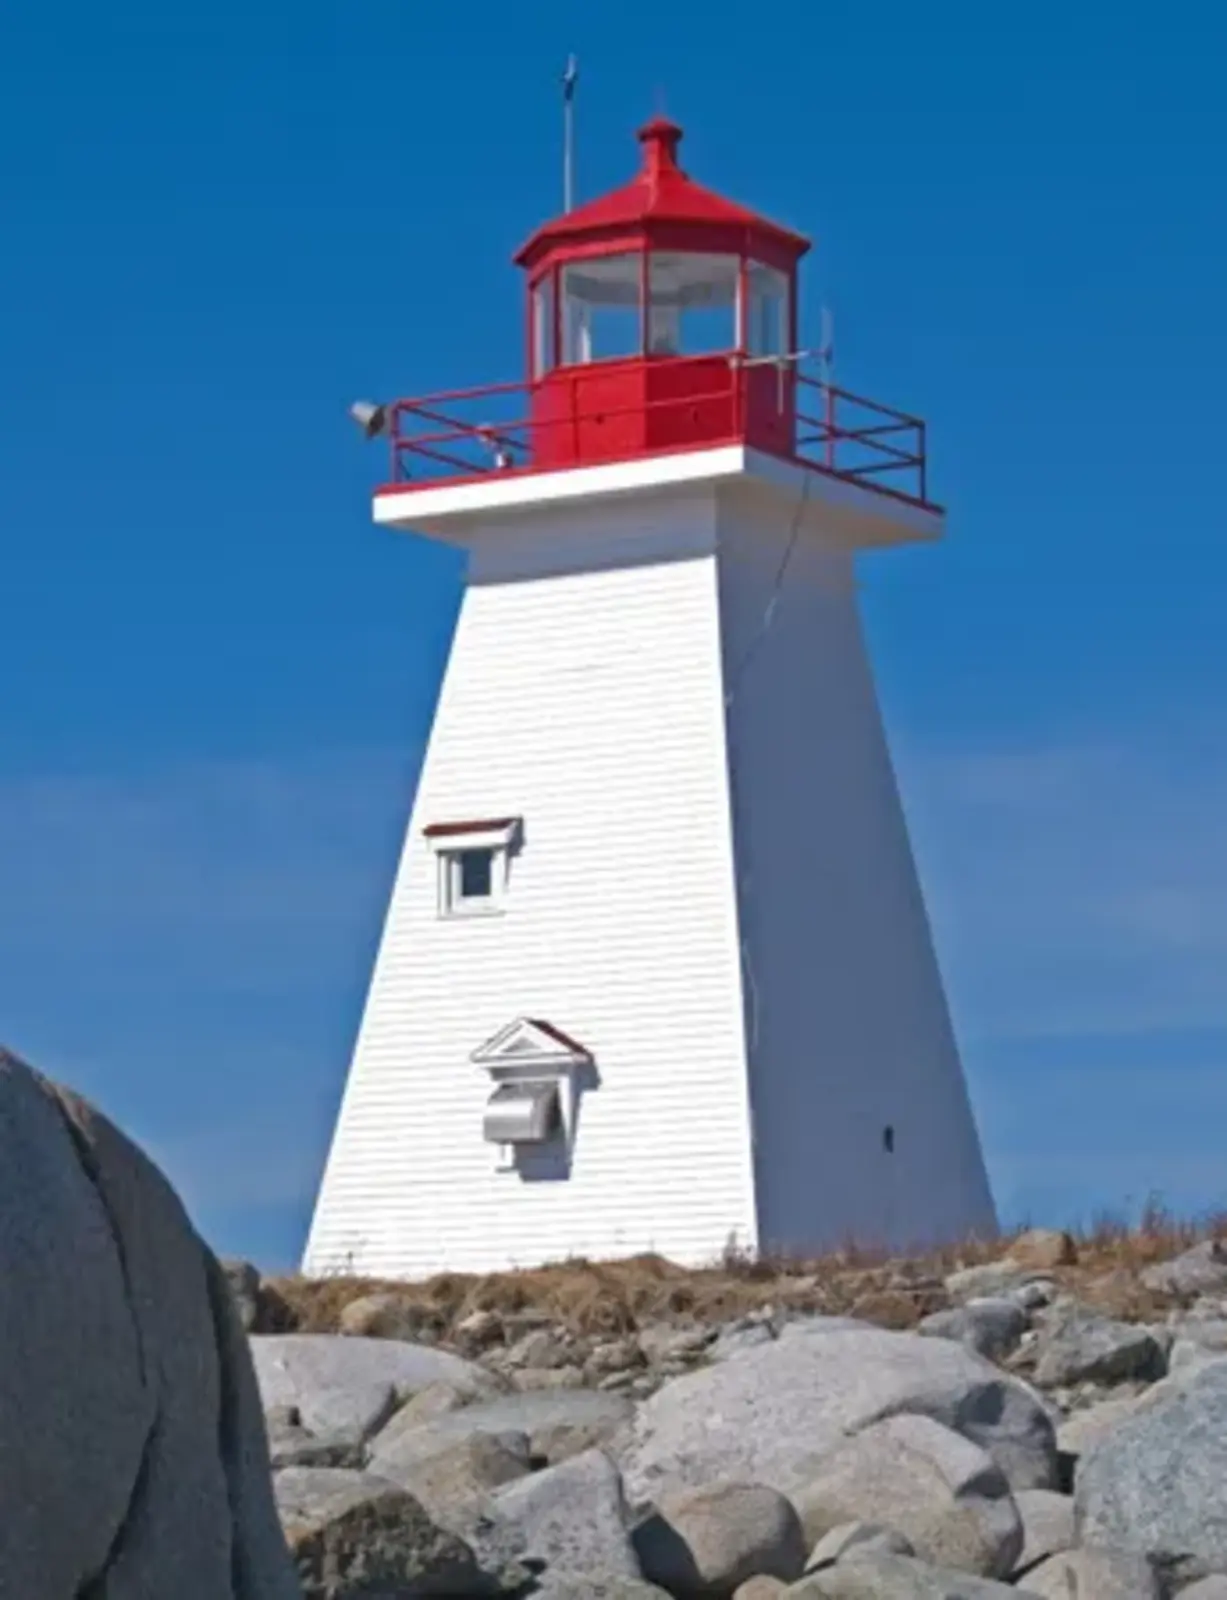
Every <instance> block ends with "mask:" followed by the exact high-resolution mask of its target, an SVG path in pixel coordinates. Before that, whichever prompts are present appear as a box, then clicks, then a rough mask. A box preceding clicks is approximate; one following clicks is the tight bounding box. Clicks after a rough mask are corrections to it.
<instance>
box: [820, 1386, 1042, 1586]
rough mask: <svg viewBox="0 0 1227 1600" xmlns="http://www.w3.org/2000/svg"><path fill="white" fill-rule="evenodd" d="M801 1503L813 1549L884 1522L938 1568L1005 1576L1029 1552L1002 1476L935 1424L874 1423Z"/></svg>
mask: <svg viewBox="0 0 1227 1600" xmlns="http://www.w3.org/2000/svg"><path fill="white" fill-rule="evenodd" d="M794 1500H795V1503H796V1506H797V1510H798V1511H799V1513H800V1515H801V1520H802V1523H803V1525H804V1528H805V1534H806V1537H807V1539H808V1540H809V1541H810V1543H811V1544H813V1543H814V1542H815V1541H817V1540H819V1539H821V1538H822V1537H823V1535H824V1534H827V1533H829V1532H830V1531H831V1529H832V1528H837V1527H839V1526H840V1525H841V1524H844V1523H847V1522H849V1521H852V1520H855V1519H862V1520H864V1521H870V1520H872V1519H873V1518H875V1517H882V1516H883V1515H886V1516H888V1517H889V1525H890V1527H892V1528H894V1529H896V1530H897V1531H898V1532H899V1533H901V1534H903V1535H904V1537H905V1538H906V1539H907V1540H908V1541H909V1543H910V1544H911V1545H912V1547H913V1549H914V1551H915V1553H916V1555H917V1556H919V1557H920V1558H921V1559H922V1560H925V1561H929V1562H931V1563H933V1564H934V1565H936V1566H942V1567H954V1568H957V1569H958V1570H959V1571H962V1572H974V1573H979V1574H983V1575H987V1576H992V1577H1004V1576H1006V1575H1007V1574H1008V1573H1010V1572H1011V1571H1012V1570H1013V1568H1014V1566H1015V1563H1016V1562H1017V1560H1018V1557H1019V1554H1020V1552H1021V1550H1022V1545H1023V1528H1022V1522H1021V1520H1020V1518H1019V1514H1018V1508H1017V1507H1016V1505H1015V1503H1014V1499H1013V1497H1012V1495H1011V1494H1010V1488H1009V1485H1008V1484H1007V1482H1006V1480H1005V1475H1004V1473H1003V1472H1002V1471H1001V1468H1000V1467H999V1466H998V1465H997V1464H996V1462H995V1461H993V1459H992V1458H991V1457H990V1456H988V1455H986V1454H985V1452H984V1451H983V1450H981V1449H980V1448H979V1446H978V1445H974V1444H972V1443H971V1442H970V1440H968V1439H965V1438H963V1437H962V1435H961V1434H957V1433H955V1432H953V1430H952V1429H950V1428H947V1427H944V1426H943V1425H942V1424H941V1423H939V1422H934V1421H933V1420H932V1418H930V1417H925V1416H897V1417H890V1418H887V1419H886V1420H885V1421H883V1422H878V1423H873V1424H871V1425H870V1426H869V1427H867V1428H865V1429H864V1430H863V1431H862V1432H861V1433H859V1434H857V1435H856V1436H855V1437H854V1438H851V1439H848V1440H846V1441H845V1442H844V1443H843V1444H842V1445H840V1446H838V1447H837V1448H836V1449H835V1450H833V1451H832V1452H831V1453H830V1454H829V1455H828V1456H826V1457H825V1458H824V1459H823V1461H822V1462H821V1464H820V1465H819V1467H818V1469H817V1471H816V1472H815V1473H814V1474H813V1476H811V1477H810V1478H809V1480H808V1481H807V1482H806V1483H805V1485H804V1486H803V1487H802V1488H800V1489H799V1490H797V1491H796V1493H795V1495H794Z"/></svg>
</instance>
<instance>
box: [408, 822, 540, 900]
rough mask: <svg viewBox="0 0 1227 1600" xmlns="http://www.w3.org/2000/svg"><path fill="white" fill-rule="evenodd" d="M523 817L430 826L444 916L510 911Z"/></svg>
mask: <svg viewBox="0 0 1227 1600" xmlns="http://www.w3.org/2000/svg"><path fill="white" fill-rule="evenodd" d="M518 837H519V819H518V818H511V819H506V818H504V819H500V820H499V821H497V822H474V823H457V822H452V823H446V822H445V823H435V824H433V825H432V826H430V827H428V828H427V829H426V842H427V844H428V845H429V846H430V848H431V850H432V851H433V852H434V856H435V864H436V871H437V873H438V893H439V915H440V916H441V917H471V916H490V915H493V914H495V913H497V912H500V911H502V910H503V909H504V907H505V903H506V898H507V883H508V876H509V872H510V861H511V854H512V850H513V847H514V845H515V843H516V842H517V840H518Z"/></svg>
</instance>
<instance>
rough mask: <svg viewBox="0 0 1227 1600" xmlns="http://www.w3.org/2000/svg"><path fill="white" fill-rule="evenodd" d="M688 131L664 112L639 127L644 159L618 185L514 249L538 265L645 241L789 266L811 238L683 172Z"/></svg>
mask: <svg viewBox="0 0 1227 1600" xmlns="http://www.w3.org/2000/svg"><path fill="white" fill-rule="evenodd" d="M681 138H682V130H681V128H679V127H678V126H677V124H676V123H674V122H670V121H669V120H668V118H666V117H654V118H653V119H652V121H651V122H649V123H647V124H646V126H645V127H642V128H640V130H639V141H640V143H641V144H642V145H643V166H642V167H641V169H640V171H639V172H638V173H637V174H636V175H635V177H634V178H632V179H631V181H630V182H629V183H627V184H623V186H622V187H621V188H620V189H614V190H613V191H612V192H611V193H609V194H606V195H602V196H601V197H600V198H599V199H597V200H590V201H589V202H588V203H587V204H586V205H582V206H579V207H577V208H576V209H575V210H573V211H568V212H566V213H564V214H563V215H562V216H561V217H557V218H555V219H554V221H553V222H547V223H545V224H544V225H543V226H542V227H540V228H538V229H537V231H536V233H534V234H533V236H532V238H531V239H529V240H528V242H527V244H525V245H523V246H522V247H521V249H520V250H519V251H518V252H517V253H516V257H515V259H516V262H517V263H518V265H520V266H522V267H528V268H530V269H531V268H533V267H535V266H537V265H538V264H539V263H540V262H541V261H542V260H544V259H545V258H546V257H547V256H549V255H552V254H554V253H555V252H556V251H557V252H559V253H561V254H564V255H566V254H570V253H571V251H572V250H578V249H580V248H583V247H586V248H584V249H583V253H585V254H587V253H589V252H590V251H591V249H592V248H593V247H598V248H599V247H601V246H608V247H609V248H610V249H613V248H616V247H617V246H618V245H620V244H621V245H623V246H631V245H639V244H644V243H646V244H649V245H656V246H657V247H660V248H665V249H682V250H685V249H692V250H717V251H719V250H725V251H733V252H735V253H738V254H741V253H745V254H751V255H757V256H761V257H763V258H764V259H766V260H769V261H772V262H774V263H776V264H778V265H791V264H792V263H793V262H795V261H797V260H798V259H799V258H800V257H801V256H803V255H804V254H805V252H806V251H807V250H808V249H809V247H810V241H809V240H808V239H806V238H805V237H804V236H803V235H801V234H799V233H794V232H793V231H792V230H791V229H789V228H782V227H780V225H779V224H778V223H775V222H770V221H768V220H767V218H766V217H760V216H759V215H758V214H757V213H756V212H753V211H749V210H747V209H746V207H745V206H739V205H737V204H736V203H735V202H734V201H732V200H725V199H724V198H723V196H721V195H718V194H715V193H713V192H712V190H710V189H705V188H703V186H702V185H701V184H698V183H695V182H694V181H693V180H692V179H690V178H689V177H687V175H686V174H685V173H684V172H683V171H682V169H681V167H679V166H678V163H677V147H678V144H679V143H680V142H681Z"/></svg>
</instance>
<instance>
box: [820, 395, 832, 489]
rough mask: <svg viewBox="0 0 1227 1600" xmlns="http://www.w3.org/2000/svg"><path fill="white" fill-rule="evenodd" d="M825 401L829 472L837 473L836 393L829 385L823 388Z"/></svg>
mask: <svg viewBox="0 0 1227 1600" xmlns="http://www.w3.org/2000/svg"><path fill="white" fill-rule="evenodd" d="M822 393H823V399H824V401H825V406H826V412H825V414H826V435H827V449H826V456H827V470H828V471H829V472H834V471H835V391H834V389H832V387H831V385H830V384H829V383H824V384H823V386H822Z"/></svg>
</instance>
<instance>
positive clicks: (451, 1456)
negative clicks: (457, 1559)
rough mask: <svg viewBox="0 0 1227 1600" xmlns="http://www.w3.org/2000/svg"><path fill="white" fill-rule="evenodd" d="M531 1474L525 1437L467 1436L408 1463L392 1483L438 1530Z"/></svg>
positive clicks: (525, 1435)
mask: <svg viewBox="0 0 1227 1600" xmlns="http://www.w3.org/2000/svg"><path fill="white" fill-rule="evenodd" d="M531 1470H532V1468H531V1465H530V1461H529V1453H528V1435H527V1434H523V1433H520V1434H514V1433H513V1434H506V1433H503V1434H497V1435H496V1434H490V1433H470V1434H468V1435H466V1436H465V1437H464V1438H462V1439H453V1440H452V1441H451V1442H450V1443H449V1444H446V1445H444V1446H443V1447H442V1448H441V1449H439V1450H437V1451H435V1452H434V1453H433V1454H431V1455H428V1456H425V1457H424V1458H422V1459H421V1460H419V1461H415V1462H413V1463H412V1464H411V1465H409V1466H407V1467H406V1468H405V1470H404V1472H403V1474H402V1475H401V1476H400V1477H398V1478H397V1479H395V1480H394V1481H395V1482H396V1483H398V1484H399V1486H400V1487H401V1488H402V1489H407V1490H408V1491H409V1493H410V1494H412V1495H414V1496H416V1498H417V1499H418V1500H420V1501H421V1502H422V1504H423V1505H424V1506H425V1507H426V1509H427V1511H429V1512H430V1514H431V1515H432V1516H433V1517H436V1518H438V1520H439V1521H440V1522H442V1523H443V1524H444V1526H446V1527H453V1526H456V1524H455V1523H454V1522H453V1520H452V1519H453V1518H456V1517H458V1516H463V1515H464V1514H465V1513H466V1512H467V1511H468V1509H469V1508H470V1507H472V1506H474V1505H477V1506H480V1505H481V1504H482V1503H483V1502H484V1501H485V1500H486V1499H487V1498H488V1497H489V1496H490V1495H491V1494H493V1493H494V1492H495V1491H496V1490H498V1489H501V1488H502V1487H503V1486H504V1485H505V1484H508V1483H516V1482H518V1481H519V1480H520V1479H521V1478H526V1477H527V1476H528V1475H529V1473H530V1471H531ZM462 1528H463V1524H460V1526H459V1527H458V1531H461V1529H462Z"/></svg>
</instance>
